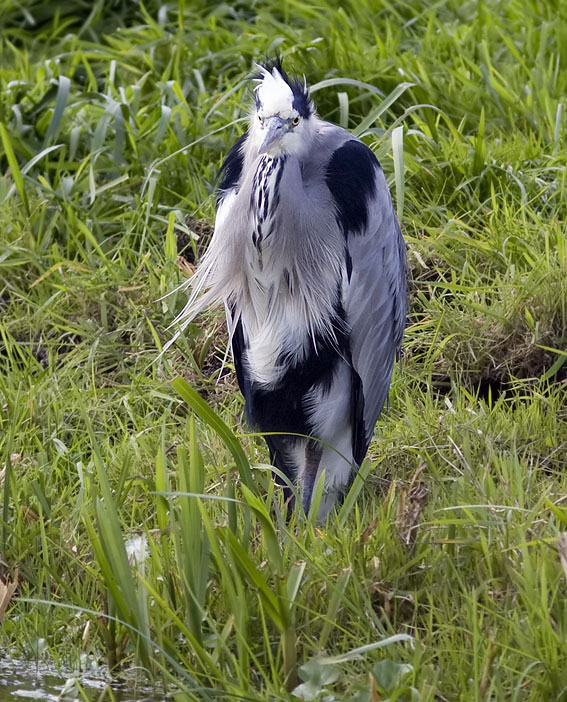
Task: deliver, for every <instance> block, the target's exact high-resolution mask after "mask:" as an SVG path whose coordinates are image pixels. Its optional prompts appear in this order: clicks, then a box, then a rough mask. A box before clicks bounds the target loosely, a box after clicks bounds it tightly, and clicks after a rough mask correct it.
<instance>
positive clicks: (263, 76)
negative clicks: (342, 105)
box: [251, 59, 315, 157]
mask: <svg viewBox="0 0 567 702" xmlns="http://www.w3.org/2000/svg"><path fill="white" fill-rule="evenodd" d="M259 69H260V74H259V76H258V78H257V81H258V85H257V86H256V109H255V110H254V112H253V114H252V119H251V135H252V138H253V139H254V142H255V144H256V146H257V148H258V153H260V154H267V155H268V156H272V157H277V156H282V155H284V154H296V155H300V154H301V153H302V152H304V151H305V150H306V148H307V147H308V146H309V144H310V139H311V123H312V120H310V118H311V117H312V116H313V115H314V114H315V108H314V106H313V103H312V102H311V99H310V98H309V92H308V90H307V84H306V83H305V81H303V82H301V81H299V80H297V79H292V78H290V77H289V76H288V75H287V73H286V72H285V71H284V70H283V68H282V66H281V62H280V60H279V59H276V60H275V61H272V62H269V63H268V64H265V65H264V66H259Z"/></svg>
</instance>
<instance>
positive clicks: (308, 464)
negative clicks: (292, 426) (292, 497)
mask: <svg viewBox="0 0 567 702" xmlns="http://www.w3.org/2000/svg"><path fill="white" fill-rule="evenodd" d="M322 454H323V448H322V447H321V445H320V443H319V442H318V441H314V440H313V439H309V440H308V441H307V444H306V445H305V470H304V471H303V475H302V481H301V482H302V486H301V500H302V502H303V510H304V512H305V514H309V507H310V505H311V498H312V496H313V488H314V487H315V479H316V478H317V471H318V470H319V463H321V455H322Z"/></svg>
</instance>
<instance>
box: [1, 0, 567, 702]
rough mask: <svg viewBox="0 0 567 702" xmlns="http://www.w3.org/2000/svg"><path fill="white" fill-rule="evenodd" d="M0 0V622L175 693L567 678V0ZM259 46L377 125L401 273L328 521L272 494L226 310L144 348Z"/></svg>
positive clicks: (527, 687)
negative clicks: (251, 429) (137, 555)
mask: <svg viewBox="0 0 567 702" xmlns="http://www.w3.org/2000/svg"><path fill="white" fill-rule="evenodd" d="M0 12H1V13H2V23H3V28H2V32H1V38H0V67H1V68H0V125H1V126H0V335H1V339H0V453H1V455H0V503H1V507H0V509H1V511H0V556H1V559H2V563H1V570H2V577H3V579H4V581H11V580H13V578H14V574H15V570H16V568H18V569H19V583H20V584H19V588H18V591H17V596H16V597H15V598H14V599H12V601H11V603H10V605H9V607H8V610H7V612H6V614H5V616H4V618H3V620H2V627H1V628H0V650H1V651H2V653H3V654H4V655H13V656H16V657H27V658H35V657H38V656H40V657H44V658H47V659H50V660H53V661H55V663H57V664H60V665H64V666H70V667H75V668H79V667H80V668H81V669H82V670H85V669H87V670H88V669H89V666H92V665H94V664H95V663H96V664H106V665H108V666H109V667H110V668H112V669H114V670H120V669H121V670H124V669H128V668H132V669H133V668H134V667H135V666H141V668H143V669H144V671H145V672H143V673H142V675H143V676H144V677H147V678H148V679H150V680H155V681H157V682H159V683H160V684H163V685H166V686H167V687H168V688H170V689H171V690H172V692H174V693H175V694H177V695H178V698H179V699H205V700H208V699H211V700H212V699H246V700H253V699H256V700H266V699H270V700H287V699H305V700H327V701H329V702H330V701H331V700H358V702H367V701H368V702H375V700H378V699H382V700H386V699H390V700H412V701H413V700H421V701H424V702H425V701H429V700H431V701H433V700H479V701H480V700H498V701H500V700H502V701H504V700H506V701H508V700H513V701H514V702H519V701H520V700H531V701H534V702H535V701H537V700H542V699H549V700H567V654H566V653H565V652H566V651H567V565H566V563H567V554H565V537H564V536H563V537H562V534H565V532H567V502H566V496H567V477H566V475H567V474H566V467H567V460H566V458H565V456H566V455H567V409H566V402H565V393H566V390H565V383H566V381H567V374H566V369H567V353H566V351H565V349H566V348H567V294H566V293H567V229H566V224H565V222H566V220H567V180H566V178H567V166H566V162H565V154H566V149H567V144H566V137H567V126H566V124H567V122H566V114H567V48H566V47H567V5H565V4H564V3H562V2H544V1H543V0H522V1H520V0H511V1H510V2H507V3H497V2H495V1H493V0H484V1H481V0H479V2H474V3H473V2H467V3H461V2H457V1H456V0H440V1H439V2H423V3H403V2H392V3H391V2H385V3H375V2H371V1H370V0H361V1H360V2H348V3H343V9H336V7H335V4H334V3H328V2H326V0H321V1H320V2H318V3H317V4H316V5H306V4H305V3H303V2H301V3H300V2H295V1H293V0H288V1H286V2H280V3H276V2H272V1H271V0H270V1H268V0H266V1H265V2H257V3H237V4H231V3H227V4H221V3H205V2H198V3H197V2H196V3H188V2H183V1H182V0H180V1H179V2H178V3H177V4H175V3H170V4H168V5H159V4H157V3H155V2H148V3H146V4H145V5H144V6H142V5H138V4H137V3H129V2H120V1H119V0H117V1H116V2H113V3H103V2H100V3H95V4H92V3H86V2H80V1H78V0H77V1H72V2H67V3H61V4H60V3H51V4H48V3H45V2H40V1H36V2H34V1H33V0H26V1H25V2H22V3H19V4H16V3H12V2H11V1H10V0H8V1H6V0H4V1H3V2H2V0H0ZM276 50H277V51H280V52H281V53H282V54H283V56H284V58H285V60H286V63H287V65H288V66H290V67H292V68H295V69H296V70H297V71H298V72H300V73H305V74H306V75H307V76H308V78H309V80H310V82H311V84H313V85H315V84H317V83H322V85H321V86H316V90H315V91H314V93H313V97H314V98H315V100H316V102H317V105H318V109H319V112H320V114H321V115H322V116H323V117H325V118H328V119H330V120H333V121H336V122H338V123H341V124H344V125H345V126H348V127H349V128H350V129H352V130H353V131H354V132H355V133H357V134H360V135H361V136H362V137H363V138H364V140H365V141H366V142H367V143H368V144H369V145H370V146H371V147H372V148H373V149H374V150H375V152H376V153H377V155H378V156H379V158H380V160H381V162H382V165H383V168H384V170H385V172H386V175H387V177H388V181H389V182H390V184H391V187H392V192H393V194H394V196H395V200H396V205H397V207H398V211H399V212H401V213H402V219H403V224H404V229H405V234H406V239H407V242H408V251H409V253H408V258H409V265H410V268H411V277H412V282H411V305H410V315H409V320H408V328H407V331H406V338H405V357H404V361H403V364H402V366H401V367H400V368H398V369H397V371H396V374H395V378H394V382H393V387H392V393H391V400H390V408H389V410H388V412H386V413H385V414H384V415H383V416H382V418H381V420H380V422H379V427H378V430H377V433H376V439H375V441H374V442H373V443H372V445H371V449H370V452H369V461H368V463H366V464H364V467H363V469H362V470H361V479H360V480H359V481H358V482H357V483H356V486H355V488H354V491H353V492H352V493H351V495H350V496H349V498H348V499H347V500H346V502H345V505H344V506H343V508H342V510H341V511H340V512H339V513H338V514H336V515H333V516H332V517H331V518H330V519H329V521H328V523H327V524H326V525H324V526H317V525H316V524H314V523H313V522H312V521H311V520H308V519H298V518H297V516H295V517H294V518H293V519H292V520H291V522H290V523H289V524H287V525H286V523H285V520H284V519H283V517H282V512H281V508H282V506H281V495H280V493H279V491H278V489H277V488H276V487H275V486H274V485H273V482H272V480H271V476H270V470H269V468H268V467H267V465H266V464H267V461H268V457H267V452H266V449H265V446H264V443H263V441H262V440H261V438H259V437H257V436H254V435H251V434H249V433H247V429H246V427H243V426H242V425H241V423H240V422H241V419H240V418H241V416H242V399H241V397H240V395H239V394H238V393H237V387H236V381H235V377H234V373H233V372H230V373H228V374H223V375H222V377H220V368H221V364H222V358H223V356H224V352H225V345H226V334H225V332H224V327H223V321H222V319H221V318H220V317H218V316H215V315H211V314H209V315H205V316H204V317H203V318H202V319H200V320H199V323H198V324H194V325H191V326H190V328H189V329H188V331H187V333H186V334H185V335H184V336H183V337H182V338H181V339H180V340H179V342H178V343H177V344H176V345H175V347H173V348H172V349H170V350H169V351H168V352H167V354H166V355H164V356H162V357H161V358H159V359H158V355H159V351H160V350H161V347H162V345H163V344H164V343H165V342H166V341H167V339H168V338H169V335H170V333H171V332H169V331H167V327H168V325H169V324H170V323H171V322H172V320H173V319H174V317H175V314H176V313H177V312H178V311H179V310H180V308H181V307H182V305H183V302H184V295H183V293H181V292H179V291H177V292H176V291H175V288H176V287H177V286H178V285H179V284H180V283H181V282H182V281H183V280H184V279H185V276H186V266H187V262H191V261H193V260H195V257H198V256H199V254H200V252H201V251H202V250H203V247H204V246H205V245H206V242H207V239H208V236H209V233H210V230H211V226H212V224H213V221H214V183H215V174H216V172H217V169H218V167H219V166H220V164H221V162H222V158H223V155H224V154H226V152H227V150H228V148H229V147H230V145H231V144H232V143H234V141H235V139H236V138H237V137H238V136H239V135H240V134H241V133H242V131H243V129H244V123H243V122H244V119H245V117H246V114H247V109H248V105H249V101H250V92H249V91H250V87H249V84H248V83H247V82H246V81H245V78H246V76H247V75H248V73H249V71H250V69H251V67H252V64H253V62H254V61H255V60H259V59H261V58H262V57H263V56H264V55H265V54H270V53H273V52H274V51H276ZM343 79H350V80H351V81H352V80H353V79H354V80H355V81H357V82H358V83H357V84H353V83H352V82H351V83H347V82H344V80H343ZM323 81H325V82H323ZM363 84H369V85H370V86H374V87H375V88H377V89H378V90H379V91H381V94H378V93H377V92H376V90H372V89H370V88H368V87H365V86H364V85H363ZM402 84H406V85H402ZM168 293H171V294H169V295H168V296H167V297H164V295H167V294H168ZM228 367H229V369H230V370H231V371H232V369H231V366H230V363H229V364H228ZM176 378H178V379H177V380H175V379H176ZM196 391H198V394H197V392H196ZM199 398H204V399H205V400H206V401H207V403H208V407H207V405H206V404H205V403H203V402H202V400H200V399H199ZM363 478H364V479H363ZM140 543H143V544H145V558H143V559H139V560H137V561H136V560H134V559H133V557H132V555H131V554H130V555H129V551H128V549H129V550H130V551H131V550H135V547H136V546H137V547H138V548H139V546H140ZM293 690H294V691H295V692H294V693H293V692H292V691H293ZM109 699H111V697H109Z"/></svg>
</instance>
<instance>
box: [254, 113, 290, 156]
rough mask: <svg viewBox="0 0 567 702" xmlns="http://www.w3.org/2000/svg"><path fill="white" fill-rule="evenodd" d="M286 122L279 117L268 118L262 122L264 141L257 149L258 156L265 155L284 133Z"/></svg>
mask: <svg viewBox="0 0 567 702" xmlns="http://www.w3.org/2000/svg"><path fill="white" fill-rule="evenodd" d="M286 131H287V129H286V122H285V120H283V119H282V118H281V117H269V118H268V119H267V120H265V121H264V141H263V142H262V143H261V144H260V148H259V149H258V153H259V154H265V153H267V152H268V150H269V148H270V147H271V146H272V144H274V143H275V142H277V141H279V140H280V139H281V138H282V137H283V135H284V134H285V133H286Z"/></svg>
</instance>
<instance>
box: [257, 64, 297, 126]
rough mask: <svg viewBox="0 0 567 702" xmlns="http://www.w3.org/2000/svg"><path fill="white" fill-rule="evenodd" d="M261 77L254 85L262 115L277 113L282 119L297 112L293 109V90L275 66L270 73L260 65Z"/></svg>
mask: <svg viewBox="0 0 567 702" xmlns="http://www.w3.org/2000/svg"><path fill="white" fill-rule="evenodd" d="M260 71H261V72H262V78H260V84H259V85H258V86H257V87H256V93H257V94H258V99H259V100H260V112H261V113H262V114H263V115H264V116H267V117H269V116H271V115H279V116H280V117H283V118H284V119H287V118H289V117H291V116H292V115H296V114H297V110H294V109H293V92H292V90H291V88H290V87H289V85H288V84H287V83H286V82H285V80H284V79H283V78H282V76H281V74H280V72H279V71H278V69H277V68H274V69H272V72H271V73H270V72H269V71H267V70H266V69H265V68H263V67H262V66H260Z"/></svg>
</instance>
